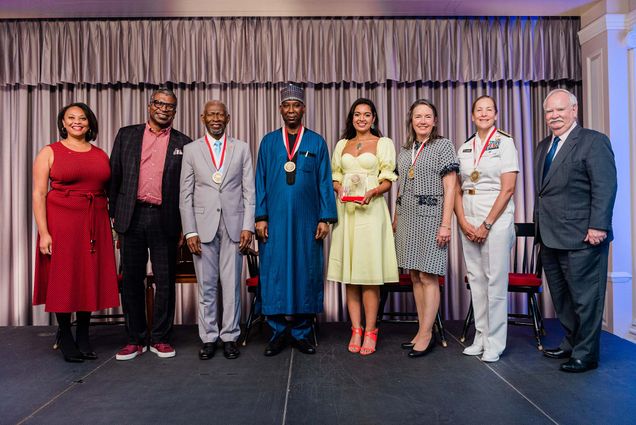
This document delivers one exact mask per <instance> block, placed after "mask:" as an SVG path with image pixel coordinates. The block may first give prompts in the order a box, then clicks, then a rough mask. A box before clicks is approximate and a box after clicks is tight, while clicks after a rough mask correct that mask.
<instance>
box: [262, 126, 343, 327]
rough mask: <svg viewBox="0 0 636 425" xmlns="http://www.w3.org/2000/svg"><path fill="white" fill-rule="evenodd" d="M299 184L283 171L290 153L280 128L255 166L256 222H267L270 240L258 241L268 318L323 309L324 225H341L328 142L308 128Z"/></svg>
mask: <svg viewBox="0 0 636 425" xmlns="http://www.w3.org/2000/svg"><path fill="white" fill-rule="evenodd" d="M297 155H298V156H297V159H296V170H295V182H294V183H293V184H291V185H290V184H288V180H287V176H286V172H285V170H284V169H283V166H284V164H285V162H287V160H288V158H287V151H286V149H285V144H284V141H283V133H282V130H281V129H278V130H276V131H273V132H271V133H269V134H267V135H265V137H263V140H261V144H260V147H259V151H258V162H257V164H256V214H255V216H256V221H260V220H263V219H265V220H267V222H268V233H269V238H268V239H267V242H265V243H263V242H262V241H259V244H258V246H259V256H260V274H259V284H260V286H261V297H262V301H263V304H262V308H263V314H265V315H274V314H310V313H320V312H321V311H322V309H323V297H324V294H323V293H324V280H323V264H324V259H323V241H322V240H316V239H315V238H314V237H315V234H316V228H317V226H318V223H319V222H320V221H324V222H330V223H333V222H336V221H337V217H338V215H337V212H336V202H335V195H334V191H333V185H332V181H331V164H330V160H329V151H328V149H327V144H326V143H325V140H324V139H323V138H322V137H321V136H320V135H319V134H317V133H315V132H313V131H311V130H308V129H305V130H304V134H303V136H302V139H301V142H300V146H299V148H298V153H297Z"/></svg>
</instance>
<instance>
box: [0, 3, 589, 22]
mask: <svg viewBox="0 0 636 425" xmlns="http://www.w3.org/2000/svg"><path fill="white" fill-rule="evenodd" d="M597 1H598V0H532V1H528V0H484V1H478V2H477V1H475V0H446V1H439V0H348V1H342V0H320V1H315V0H133V1H131V0H28V1H25V0H0V19H38V18H40V19H41V18H44V19H56V18H66V19H76V18H97V19H99V18H106V17H110V18H126V17H129V18H141V17H146V18H152V17H207V16H219V17H220V16H230V17H232V16H237V17H238V16H305V17H310V16H315V17H323V16H326V15H328V16H351V17H360V16H392V17H397V16H581V14H582V13H585V11H587V10H589V9H590V8H591V7H593V5H594V4H595V3H596V2H597Z"/></svg>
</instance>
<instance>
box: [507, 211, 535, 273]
mask: <svg viewBox="0 0 636 425" xmlns="http://www.w3.org/2000/svg"><path fill="white" fill-rule="evenodd" d="M534 231H535V228H534V223H515V236H516V237H517V239H516V241H515V244H514V246H513V248H512V251H513V254H512V260H513V264H512V272H513V273H528V274H534V275H536V276H537V277H539V278H540V277H541V259H540V257H539V248H538V246H537V244H535V242H534V236H535V235H534Z"/></svg>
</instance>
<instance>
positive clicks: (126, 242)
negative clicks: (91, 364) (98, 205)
mask: <svg viewBox="0 0 636 425" xmlns="http://www.w3.org/2000/svg"><path fill="white" fill-rule="evenodd" d="M176 108H177V98H176V96H175V94H174V93H173V92H172V91H171V90H168V89H158V90H156V91H155V92H154V93H153V94H152V96H151V99H150V102H149V103H148V122H147V123H146V124H139V125H131V126H128V127H123V128H121V129H120V130H119V132H118V133H117V137H116V138H115V144H114V146H113V151H112V153H111V157H110V166H111V173H112V174H111V184H110V197H109V212H110V216H111V217H112V218H113V221H114V227H115V230H116V231H117V233H118V234H119V238H120V242H121V263H122V272H123V281H122V305H123V308H124V313H125V315H126V322H127V325H128V344H127V345H126V346H125V347H123V348H122V349H121V350H120V351H119V352H118V353H117V355H116V359H117V360H130V359H133V358H135V357H137V356H138V355H140V354H141V353H143V352H145V351H146V349H147V344H148V343H149V344H150V351H152V352H153V353H155V354H157V355H158V356H159V357H173V356H174V355H175V350H174V348H172V346H171V345H170V344H169V336H170V331H171V330H172V321H173V319H174V308H175V266H176V256H177V244H178V242H179V239H180V237H181V234H180V233H181V220H180V217H179V177H180V175H181V159H182V158H183V146H184V145H185V144H187V143H189V142H191V141H192V140H191V139H190V138H189V137H187V136H185V135H184V134H182V133H180V132H178V131H177V130H174V129H173V128H172V121H173V120H174V116H175V112H176ZM149 252H150V260H151V262H152V271H153V275H154V278H155V286H156V293H155V302H154V311H153V312H152V314H153V321H152V330H151V332H150V335H148V332H147V323H146V314H145V310H146V308H145V306H146V304H145V278H146V264H147V262H148V253H149Z"/></svg>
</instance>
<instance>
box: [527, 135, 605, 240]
mask: <svg viewBox="0 0 636 425" xmlns="http://www.w3.org/2000/svg"><path fill="white" fill-rule="evenodd" d="M551 142H552V138H551V137H548V138H546V139H544V140H543V141H541V143H539V146H538V147H537V154H536V162H535V167H534V177H535V188H536V190H535V195H536V196H535V202H534V222H535V226H536V236H537V242H541V243H543V244H544V245H545V246H547V247H550V248H553V249H563V250H578V249H584V248H588V247H589V246H590V245H589V244H588V243H586V242H583V240H584V239H585V236H586V234H587V229H588V228H592V229H598V230H605V231H606V232H607V242H609V241H611V240H612V238H613V234H612V210H613V209H614V200H615V199H616V164H615V163H614V152H613V151H612V146H611V143H610V141H609V139H608V138H607V136H606V135H604V134H602V133H599V132H598V131H594V130H589V129H587V128H583V127H580V126H579V125H578V124H577V126H576V127H575V128H574V129H573V130H572V132H571V133H570V135H569V136H568V138H567V140H566V141H565V143H564V144H563V146H561V149H560V150H559V152H558V153H557V155H556V156H555V157H554V160H553V162H552V165H551V167H550V171H549V172H548V174H547V175H546V177H545V179H543V165H544V163H545V157H546V155H547V153H548V150H549V149H550V144H551Z"/></svg>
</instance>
